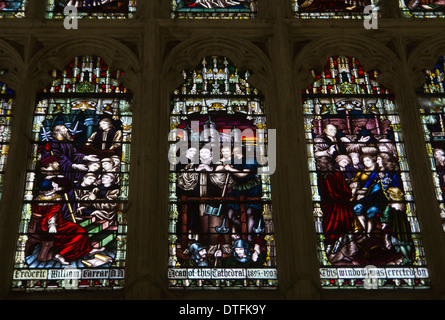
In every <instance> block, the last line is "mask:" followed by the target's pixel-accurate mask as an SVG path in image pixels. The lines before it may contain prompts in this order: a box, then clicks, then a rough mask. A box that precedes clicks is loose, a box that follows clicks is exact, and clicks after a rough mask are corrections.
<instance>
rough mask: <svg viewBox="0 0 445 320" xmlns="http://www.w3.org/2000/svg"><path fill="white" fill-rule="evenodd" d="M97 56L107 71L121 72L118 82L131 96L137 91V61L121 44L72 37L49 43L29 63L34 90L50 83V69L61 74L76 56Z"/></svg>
mask: <svg viewBox="0 0 445 320" xmlns="http://www.w3.org/2000/svg"><path fill="white" fill-rule="evenodd" d="M83 55H97V56H99V57H101V58H102V59H104V61H105V63H106V64H107V65H108V66H109V67H110V70H122V71H124V75H123V76H122V78H121V80H122V82H123V84H124V86H125V87H126V88H128V89H129V90H131V91H132V92H133V93H135V92H137V91H139V84H140V81H139V65H140V62H139V59H138V57H137V56H136V54H135V53H134V52H133V51H131V49H130V48H128V47H127V46H125V45H124V44H123V43H121V42H119V41H116V40H114V39H112V38H108V37H99V36H85V35H82V36H75V37H70V38H69V39H67V40H66V41H64V42H62V43H60V42H57V43H48V44H47V45H46V46H45V47H44V48H43V49H41V50H40V51H39V52H37V53H36V54H35V55H34V56H33V58H32V60H31V62H30V65H31V66H32V72H31V76H32V77H33V79H35V82H36V85H37V88H43V87H45V86H47V85H48V84H50V83H51V81H52V79H51V77H50V74H49V73H50V72H51V71H52V70H53V69H57V70H63V69H64V68H65V67H66V65H67V64H68V63H69V62H70V61H71V59H73V58H74V57H76V56H83Z"/></svg>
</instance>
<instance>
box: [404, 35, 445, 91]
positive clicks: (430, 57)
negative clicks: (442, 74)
mask: <svg viewBox="0 0 445 320" xmlns="http://www.w3.org/2000/svg"><path fill="white" fill-rule="evenodd" d="M443 55H445V36H444V35H443V34H438V35H437V36H433V37H430V38H428V39H427V40H425V41H423V42H421V43H419V44H418V45H417V46H416V48H415V49H414V50H413V51H411V53H410V55H409V56H408V60H407V69H408V72H409V73H410V74H409V75H408V76H409V77H410V79H412V80H411V81H410V85H411V88H412V89H413V90H416V91H417V90H419V89H420V88H421V87H422V86H423V84H424V83H425V72H424V71H425V70H427V69H431V68H432V67H433V66H434V64H435V63H436V62H437V60H438V59H439V57H440V56H443Z"/></svg>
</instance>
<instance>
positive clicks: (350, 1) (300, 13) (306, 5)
mask: <svg viewBox="0 0 445 320" xmlns="http://www.w3.org/2000/svg"><path fill="white" fill-rule="evenodd" d="M369 5H372V6H373V7H374V6H375V7H377V6H378V5H379V0H292V8H293V11H294V13H295V16H296V17H297V18H301V19H329V18H333V19H338V18H341V19H357V18H359V19H361V18H363V16H364V15H365V14H368V13H369V12H364V11H365V10H366V9H367V8H369V7H367V6H369Z"/></svg>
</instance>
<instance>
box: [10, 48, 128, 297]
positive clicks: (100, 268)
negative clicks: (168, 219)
mask: <svg viewBox="0 0 445 320" xmlns="http://www.w3.org/2000/svg"><path fill="white" fill-rule="evenodd" d="M122 74H123V73H122V72H121V71H111V70H110V69H109V68H108V67H107V65H106V64H105V62H104V61H103V60H102V59H101V58H100V57H96V56H82V57H76V58H74V59H73V60H72V61H71V62H70V64H69V65H68V66H67V68H66V69H65V70H62V71H58V70H54V71H53V72H52V77H53V79H54V80H53V82H52V84H51V85H50V86H48V87H47V88H45V89H43V90H41V91H40V92H39V94H38V100H37V103H36V107H35V112H34V121H33V126H32V139H33V140H32V141H33V142H32V146H31V150H30V156H29V162H28V163H29V164H28V168H27V175H26V184H25V192H24V202H23V209H22V212H21V216H20V229H19V236H18V241H17V251H16V258H15V266H14V267H15V268H14V277H13V286H12V287H13V289H18V290H27V291H38V290H66V289H98V288H105V289H107V288H108V289H119V288H122V287H123V281H124V276H125V274H124V268H125V254H126V230H127V225H126V220H127V200H128V192H129V190H128V183H129V160H130V141H131V131H132V116H131V111H130V107H131V103H132V102H131V93H130V92H129V91H128V90H127V89H126V88H125V87H124V86H123V84H122V83H121V80H120V77H121V76H122Z"/></svg>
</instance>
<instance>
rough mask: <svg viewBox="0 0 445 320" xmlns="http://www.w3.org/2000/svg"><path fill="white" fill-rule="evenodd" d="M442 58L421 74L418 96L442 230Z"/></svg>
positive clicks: (444, 99) (444, 166) (444, 136)
mask: <svg viewBox="0 0 445 320" xmlns="http://www.w3.org/2000/svg"><path fill="white" fill-rule="evenodd" d="M444 64H445V59H444V57H443V56H442V57H440V58H439V59H438V61H437V63H436V64H435V65H434V67H433V68H432V69H429V70H425V76H426V78H425V84H424V86H423V87H422V88H421V89H420V90H419V92H418V100H419V107H420V116H421V119H422V125H423V130H424V132H425V141H426V147H427V152H428V156H429V159H430V165H431V169H432V172H433V181H434V186H435V189H436V197H437V200H438V201H439V207H440V215H441V220H442V227H443V228H444V230H445V204H444V191H445V124H444V121H445V109H444V108H445V73H444Z"/></svg>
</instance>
